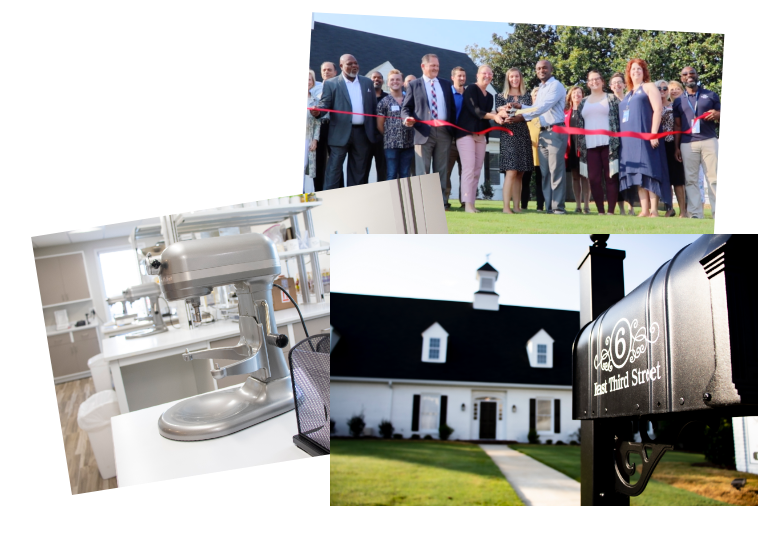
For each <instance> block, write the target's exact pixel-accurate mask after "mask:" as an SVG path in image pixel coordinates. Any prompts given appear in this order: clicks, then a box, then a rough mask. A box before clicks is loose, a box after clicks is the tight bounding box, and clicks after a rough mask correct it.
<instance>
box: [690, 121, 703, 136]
mask: <svg viewBox="0 0 760 540" xmlns="http://www.w3.org/2000/svg"><path fill="white" fill-rule="evenodd" d="M700 122H701V121H700V120H694V123H693V124H692V126H691V134H692V135H696V134H698V133H699V123H700Z"/></svg>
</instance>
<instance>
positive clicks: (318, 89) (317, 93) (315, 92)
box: [309, 82, 322, 99]
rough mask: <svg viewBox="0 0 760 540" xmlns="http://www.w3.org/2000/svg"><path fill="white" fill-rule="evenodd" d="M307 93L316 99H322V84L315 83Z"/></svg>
mask: <svg viewBox="0 0 760 540" xmlns="http://www.w3.org/2000/svg"><path fill="white" fill-rule="evenodd" d="M309 93H310V94H311V95H312V96H314V97H315V98H317V99H319V98H321V97H322V83H321V82H315V83H314V86H313V87H312V88H311V90H309Z"/></svg>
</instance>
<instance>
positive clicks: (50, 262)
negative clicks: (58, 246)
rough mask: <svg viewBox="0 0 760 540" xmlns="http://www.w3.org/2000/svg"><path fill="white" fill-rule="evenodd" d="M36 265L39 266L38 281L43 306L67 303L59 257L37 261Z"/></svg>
mask: <svg viewBox="0 0 760 540" xmlns="http://www.w3.org/2000/svg"><path fill="white" fill-rule="evenodd" d="M34 263H35V264H36V265H37V281H38V282H39V285H40V297H41V298H42V305H43V306H49V305H51V304H60V303H61V302H65V300H64V299H63V298H64V296H63V294H64V291H63V279H62V278H61V272H60V268H59V265H58V257H48V258H46V259H35V261H34Z"/></svg>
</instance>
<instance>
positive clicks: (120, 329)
mask: <svg viewBox="0 0 760 540" xmlns="http://www.w3.org/2000/svg"><path fill="white" fill-rule="evenodd" d="M165 322H166V325H167V326H168V325H169V320H168V318H167V320H166V321H165ZM146 326H153V319H151V320H149V321H133V322H131V323H129V324H123V325H121V326H118V325H117V324H116V323H115V322H113V321H111V322H110V323H106V324H101V325H100V331H101V333H102V334H103V335H104V336H110V335H111V334H128V333H130V332H134V331H135V330H140V329H142V328H145V327H146Z"/></svg>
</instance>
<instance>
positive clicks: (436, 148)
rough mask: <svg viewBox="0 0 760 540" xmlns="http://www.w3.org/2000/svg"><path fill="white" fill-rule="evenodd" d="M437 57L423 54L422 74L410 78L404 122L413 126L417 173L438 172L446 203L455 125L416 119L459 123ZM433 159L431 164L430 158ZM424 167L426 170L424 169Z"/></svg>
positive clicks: (448, 86)
mask: <svg viewBox="0 0 760 540" xmlns="http://www.w3.org/2000/svg"><path fill="white" fill-rule="evenodd" d="M439 70H440V65H439V64H438V57H437V56H436V55H434V54H426V55H425V56H423V57H422V73H423V75H422V77H420V78H419V79H415V80H413V81H410V82H409V90H408V91H407V93H406V96H405V97H404V103H403V104H402V105H401V118H403V119H404V125H405V126H414V153H415V154H416V157H415V169H416V172H417V174H430V173H431V172H433V173H438V176H439V178H440V181H441V197H442V200H443V204H444V205H445V204H446V184H447V180H448V177H449V150H450V149H451V140H452V138H453V136H454V128H452V127H448V126H445V127H431V126H428V125H426V124H420V123H418V122H417V120H434V119H438V120H446V121H448V122H450V123H452V124H456V123H457V107H456V103H455V102H454V94H453V93H452V90H451V88H452V85H451V82H450V81H447V80H445V79H439V78H438V71H439ZM431 160H432V162H433V166H432V168H431V166H430V162H431ZM423 171H424V172H423Z"/></svg>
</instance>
